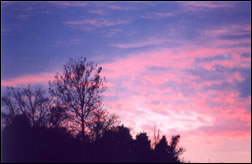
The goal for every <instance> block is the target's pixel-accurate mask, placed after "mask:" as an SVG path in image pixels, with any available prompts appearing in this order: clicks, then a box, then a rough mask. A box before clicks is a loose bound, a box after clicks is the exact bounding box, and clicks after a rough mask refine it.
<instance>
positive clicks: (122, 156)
mask: <svg viewBox="0 0 252 164" xmlns="http://www.w3.org/2000/svg"><path fill="white" fill-rule="evenodd" d="M101 70H102V68H101V67H98V66H97V65H94V64H93V63H88V62H86V58H80V59H79V60H73V59H70V60H69V62H68V63H67V64H66V65H65V66H64V72H63V74H57V75H56V76H55V80H54V81H52V82H50V83H49V85H50V87H49V92H50V96H49V95H46V94H45V91H44V90H43V89H42V88H39V87H36V88H32V87H30V86H27V87H26V88H13V87H8V88H7V93H6V95H5V96H3V97H2V102H3V107H4V109H3V110H1V112H2V116H1V117H2V118H3V123H4V124H5V127H4V129H3V131H2V134H1V137H2V151H3V153H2V157H3V158H2V161H3V162H82V163H83V162H88V163H90V162H155V163H157V162H166V163H180V162H181V160H180V159H179V157H180V155H181V154H182V153H183V152H184V151H185V150H184V149H183V148H181V147H178V143H179V140H180V136H179V135H176V136H172V138H171V140H170V143H169V144H168V142H167V140H166V137H165V136H163V137H162V139H161V140H160V139H159V130H158V132H157V134H156V126H155V127H154V141H153V142H154V146H151V141H150V140H149V138H148V135H147V134H146V133H139V134H138V135H136V139H133V137H132V135H131V133H130V129H129V128H127V127H125V126H124V125H119V121H118V118H117V116H116V115H114V114H110V113H108V112H107V111H105V110H104V109H103V108H102V102H101V93H102V92H103V91H104V85H103V82H104V78H101V77H100V73H101ZM75 126H76V127H75ZM72 127H73V130H74V131H75V132H76V131H77V132H78V133H77V134H75V133H71V132H72V131H71V128H72ZM83 141H85V142H83Z"/></svg>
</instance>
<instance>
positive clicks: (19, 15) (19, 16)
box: [16, 14, 31, 20]
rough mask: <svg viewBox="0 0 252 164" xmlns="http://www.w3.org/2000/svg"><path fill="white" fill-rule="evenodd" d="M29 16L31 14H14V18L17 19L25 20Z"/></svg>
mask: <svg viewBox="0 0 252 164" xmlns="http://www.w3.org/2000/svg"><path fill="white" fill-rule="evenodd" d="M30 17H31V15H28V14H18V15H17V16H16V18H17V19H18V20H27V19H28V18H30Z"/></svg>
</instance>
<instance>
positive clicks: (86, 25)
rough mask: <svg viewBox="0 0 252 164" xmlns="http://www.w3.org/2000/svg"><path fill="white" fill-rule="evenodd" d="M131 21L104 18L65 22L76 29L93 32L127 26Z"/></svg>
mask: <svg viewBox="0 0 252 164" xmlns="http://www.w3.org/2000/svg"><path fill="white" fill-rule="evenodd" d="M128 22H129V21H127V20H110V19H104V18H100V19H97V18H93V19H83V20H77V21H65V24H67V25H70V26H72V27H74V28H79V29H82V30H93V29H96V28H101V27H110V26H116V25H121V24H127V23H128Z"/></svg>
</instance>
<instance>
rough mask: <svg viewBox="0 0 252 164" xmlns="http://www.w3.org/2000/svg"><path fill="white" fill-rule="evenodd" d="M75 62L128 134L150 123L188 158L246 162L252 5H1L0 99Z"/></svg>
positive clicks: (248, 159) (149, 128)
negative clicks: (91, 66)
mask: <svg viewBox="0 0 252 164" xmlns="http://www.w3.org/2000/svg"><path fill="white" fill-rule="evenodd" d="M80 56H86V57H87V59H88V61H93V62H95V63H98V64H99V65H101V66H102V67H103V73H102V74H103V75H104V76H105V77H106V79H107V83H106V86H107V90H106V92H104V106H105V108H106V109H107V110H108V111H110V112H112V113H115V114H117V115H118V116H119V117H120V120H121V122H122V123H124V124H125V125H126V126H128V127H130V128H131V130H132V134H133V135H135V134H136V133H138V132H141V131H145V132H147V133H148V134H149V136H150V137H152V136H153V127H154V125H156V126H157V128H158V129H160V133H161V135H166V136H167V137H168V138H170V137H171V136H172V135H176V134H180V135H181V143H180V145H181V146H183V147H184V148H186V152H185V153H184V155H183V157H184V159H185V160H186V161H188V160H190V161H191V162H251V2H238V1H237V2H235V1H232V2H154V1H152V2H102V1H100V2H66V1H64V2H1V93H4V91H5V87H6V86H25V85H27V84H29V83H30V84H41V85H42V86H46V85H47V84H48V81H49V80H53V76H54V75H55V74H56V73H57V72H62V70H63V64H64V63H66V62H67V61H68V59H69V57H72V58H78V57H80Z"/></svg>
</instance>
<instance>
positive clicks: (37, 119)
mask: <svg viewBox="0 0 252 164" xmlns="http://www.w3.org/2000/svg"><path fill="white" fill-rule="evenodd" d="M1 99H2V105H3V109H2V110H1V114H2V118H3V122H4V124H7V125H8V124H9V123H10V122H11V120H12V119H13V118H14V117H15V116H17V115H23V114H24V115H26V116H27V118H28V119H29V121H30V123H31V125H32V126H45V125H46V123H47V121H46V120H47V117H48V114H49V108H48V107H49V99H48V97H47V96H46V95H45V91H44V90H43V89H42V88H41V87H38V86H37V87H35V88H32V87H31V86H30V85H28V86H27V87H26V88H14V87H7V92H6V94H5V95H4V96H3V97H2V98H1Z"/></svg>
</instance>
